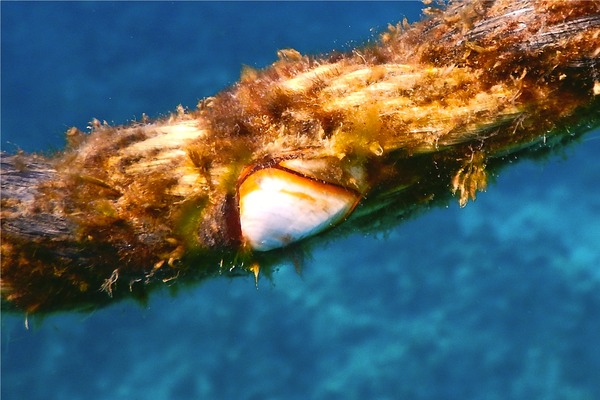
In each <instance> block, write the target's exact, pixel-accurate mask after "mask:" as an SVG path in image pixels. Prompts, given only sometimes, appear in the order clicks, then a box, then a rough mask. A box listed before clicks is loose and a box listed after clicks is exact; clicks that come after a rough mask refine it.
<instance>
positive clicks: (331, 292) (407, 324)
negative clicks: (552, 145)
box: [1, 2, 600, 400]
mask: <svg viewBox="0 0 600 400" xmlns="http://www.w3.org/2000/svg"><path fill="white" fill-rule="evenodd" d="M1 7H2V21H1V23H2V110H1V111H2V130H1V132H2V139H1V143H2V149H3V150H7V151H16V150H17V149H24V150H27V151H45V150H52V149H59V148H61V147H62V146H63V143H64V140H63V134H64V131H65V130H66V129H67V128H68V127H70V126H78V127H80V128H82V129H84V128H85V127H86V125H87V122H88V121H90V120H91V118H94V117H95V118H98V119H100V120H106V121H108V122H109V123H115V124H118V123H125V122H127V121H129V120H132V119H135V118H139V117H140V116H141V113H142V112H145V113H146V114H148V115H150V116H153V117H156V116H160V115H162V114H165V113H166V112H168V111H170V110H173V109H174V108H175V107H176V106H177V105H178V104H183V105H184V106H188V107H191V108H193V107H194V106H195V104H196V102H197V101H198V100H199V99H201V98H203V97H205V96H209V95H211V94H214V93H216V92H217V91H219V90H220V89H222V88H224V87H226V86H227V85H229V84H232V83H233V82H235V81H236V80H237V79H238V77H239V71H240V66H241V65H242V64H247V65H250V66H253V67H263V66H266V65H268V64H270V63H271V62H272V61H274V59H275V52H276V50H277V49H279V48H286V47H292V48H295V49H297V50H299V51H300V52H302V53H319V52H325V51H327V50H330V49H333V48H338V49H339V48H349V47H350V46H353V45H356V44H357V43H360V42H363V41H364V40H366V39H368V38H369V37H373V35H374V34H375V33H376V32H378V31H381V30H382V29H384V28H385V26H386V25H387V23H388V22H393V21H396V20H400V19H402V18H403V17H404V16H406V17H408V19H409V20H411V21H412V20H416V19H418V16H419V12H420V11H419V10H420V8H421V5H420V4H419V3H409V2H402V3H392V2H384V3H356V2H353V3H340V2H329V3H313V2H305V3H190V2H185V3H87V2H85V3H83V2H82V3H73V2H65V3H29V2H27V3H16V2H15V3H6V2H2V3H1ZM371 28H373V30H372V31H371ZM356 40H358V42H356ZM599 153H600V131H595V132H591V133H589V134H588V135H587V136H586V137H585V138H584V140H583V141H582V142H581V143H579V144H577V145H575V146H572V147H570V148H568V149H566V150H565V151H564V154H563V155H564V156H562V157H561V156H560V155H559V156H555V157H553V158H551V159H550V160H548V161H546V162H541V163H533V162H527V161H524V162H522V163H517V164H515V165H514V166H511V167H510V168H507V169H506V170H505V171H503V173H502V174H501V175H500V176H499V177H498V179H497V182H496V184H493V185H491V186H490V187H489V189H488V192H487V193H483V194H480V195H479V196H478V199H477V201H476V202H475V203H470V204H469V205H468V206H467V207H466V208H464V209H460V208H459V207H458V206H457V205H456V204H452V205H450V206H449V207H448V208H445V209H438V210H434V211H431V212H430V213H428V214H425V215H423V216H422V217H419V218H417V219H415V220H411V221H409V222H407V223H405V224H403V225H401V226H399V227H397V228H396V229H394V230H392V231H391V232H389V233H387V234H386V235H381V237H360V236H358V235H357V236H353V237H349V238H347V239H343V240H339V241H337V242H334V243H332V244H330V245H328V246H323V247H322V248H319V249H317V250H316V251H315V252H314V254H313V258H312V260H309V261H308V262H307V263H306V265H305V267H304V270H303V273H302V275H301V276H300V275H298V274H297V273H296V272H295V271H294V270H293V268H291V267H282V268H281V269H280V270H279V272H278V273H276V275H275V278H274V280H273V282H272V283H271V282H268V281H267V280H263V281H261V282H260V285H259V289H258V290H256V288H255V286H254V282H253V281H252V280H251V279H243V278H241V279H233V280H228V279H220V280H213V281H209V282H206V283H205V284H203V285H200V286H198V287H196V288H192V289H187V290H182V291H181V292H180V293H179V294H178V295H177V296H175V297H173V296H171V295H169V294H168V293H158V294H155V295H154V296H153V297H152V298H151V300H150V302H149V304H148V306H147V307H145V308H144V307H141V306H139V305H136V304H132V303H127V302H125V303H120V304H117V305H115V306H112V307H109V308H106V309H103V310H100V311H97V312H95V313H93V314H91V315H81V314H64V315H56V316H52V317H49V318H46V319H45V320H44V321H42V322H41V323H34V321H29V322H30V325H34V326H33V327H30V328H29V330H27V329H25V325H24V322H25V318H24V317H23V316H14V315H3V316H2V344H1V345H2V347H1V352H2V391H1V395H2V399H3V400H11V399H20V400H24V399H40V400H41V399H44V400H53V399H69V400H74V399H86V400H92V399H114V400H116V399H127V400H131V399H147V400H154V399H330V398H331V399H398V398H403V399H490V400H493V399H528V400H529V399H598V398H600V379H599V377H600V346H599V345H598V344H599V340H600V336H599V333H600V249H599V244H600V185H598V182H599V179H600V161H598V157H597V155H598V154H599Z"/></svg>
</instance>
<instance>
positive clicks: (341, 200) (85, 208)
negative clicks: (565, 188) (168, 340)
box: [1, 0, 600, 313]
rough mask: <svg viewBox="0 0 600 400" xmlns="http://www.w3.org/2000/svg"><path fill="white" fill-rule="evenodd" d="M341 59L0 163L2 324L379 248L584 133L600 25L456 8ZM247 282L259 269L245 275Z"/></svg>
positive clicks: (584, 9)
mask: <svg viewBox="0 0 600 400" xmlns="http://www.w3.org/2000/svg"><path fill="white" fill-rule="evenodd" d="M425 14H426V17H425V18H424V19H423V20H422V21H421V22H417V23H415V24H413V25H409V24H408V23H406V22H405V21H404V22H402V23H400V24H398V25H395V26H390V27H389V28H388V30H387V31H386V32H384V33H383V34H382V35H381V37H380V40H379V41H378V42H377V43H374V44H370V45H367V46H365V47H362V48H357V49H354V50H352V51H349V52H346V53H338V52H333V53H331V54H329V55H324V56H318V57H314V56H307V55H302V54H300V53H299V52H298V51H296V50H293V49H284V50H280V51H279V52H278V59H277V61H275V62H274V63H273V64H272V65H271V66H270V67H268V68H266V69H264V70H255V69H252V68H248V67H244V68H243V69H242V74H241V78H240V81H239V82H238V83H237V84H235V85H233V86H232V87H230V88H227V89H225V90H224V91H222V92H221V93H218V94H217V95H215V96H214V97H210V98H206V99H204V100H202V101H200V102H199V104H198V107H197V109H195V110H190V111H188V110H185V109H184V108H183V107H182V106H179V107H177V110H176V111H175V112H174V113H173V114H171V115H170V116H168V117H167V118H163V119H159V120H150V119H148V118H147V117H146V116H144V117H143V118H142V119H141V121H139V122H133V123H131V124H129V125H125V126H117V127H113V126H109V125H107V124H106V123H103V122H100V121H99V120H93V121H92V123H91V124H90V127H89V132H87V133H83V132H81V131H80V130H79V129H77V128H71V129H69V130H68V131H67V143H68V145H67V148H66V149H65V150H64V151H62V152H59V153H57V154H55V155H53V156H51V157H44V156H41V155H35V154H32V155H29V154H17V155H11V156H8V155H3V157H2V246H1V250H2V254H1V255H2V287H1V295H2V301H3V306H4V307H5V309H14V310H23V311H26V312H28V313H36V312H37V313H43V312H51V311H56V310H65V309H78V310H85V309H90V308H94V307H98V306H102V305H105V304H108V303H109V302H111V301H114V300H116V299H122V298H127V297H133V298H137V299H141V300H143V299H145V298H146V296H147V295H148V294H149V293H150V291H151V290H152V289H154V288H159V287H164V286H165V283H167V282H168V284H169V285H172V284H173V283H174V282H177V283H178V285H181V284H185V283H188V284H193V283H194V282H198V281H202V280H204V279H206V278H209V277H214V276H219V275H225V276H237V275H244V276H248V275H253V276H254V277H255V279H256V280H258V271H259V270H260V272H261V275H264V276H269V273H270V271H271V268H270V267H271V266H273V265H275V264H276V263H278V262H281V261H282V260H289V259H290V258H294V257H295V256H296V255H298V254H302V253H303V252H304V251H306V249H308V248H309V247H310V246H311V245H312V244H313V243H317V242H318V241H321V240H324V239H325V238H332V237H335V236H336V235H343V234H347V233H349V232H356V231H364V232H372V231H377V230H382V229H387V228H389V227H391V226H394V225H396V224H397V223H398V222H399V221H400V220H402V219H404V218H407V217H409V216H411V215H414V214H416V213H418V212H419V211H424V210H426V209H428V208H430V207H431V206H433V205H439V204H447V202H448V201H451V199H452V198H456V199H458V202H459V203H460V205H461V206H465V205H466V204H467V202H468V201H469V200H474V199H475V196H476V194H477V192H479V191H482V190H485V188H486V186H487V183H488V181H489V180H490V178H491V177H493V176H494V174H496V173H497V172H498V171H499V170H500V168H501V167H503V166H504V165H506V164H507V163H508V162H509V161H512V160H514V159H516V158H517V157H519V158H524V157H536V156H539V155H544V154H546V153H548V152H549V151H550V150H552V149H554V148H557V147H558V146H561V145H564V144H566V143H569V142H572V141H573V140H574V139H576V138H577V137H579V136H581V134H583V133H585V132H586V131H588V130H591V129H592V128H593V127H595V126H597V125H598V123H599V121H600V115H599V109H600V107H599V103H600V101H599V99H600V96H599V93H600V89H599V85H600V84H599V77H600V74H599V71H600V6H599V4H598V2H589V1H555V0H547V1H544V0H515V1H513V0H511V1H508V0H496V1H483V0H481V1H472V2H458V1H453V2H450V3H449V4H447V5H446V6H443V7H439V8H436V7H429V8H427V9H426V12H425ZM259 266H260V267H259Z"/></svg>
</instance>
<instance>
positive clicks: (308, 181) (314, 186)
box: [238, 164, 360, 251]
mask: <svg viewBox="0 0 600 400" xmlns="http://www.w3.org/2000/svg"><path fill="white" fill-rule="evenodd" d="M238 195H239V212H240V226H241V231H242V237H243V240H244V241H245V242H246V243H247V244H248V245H249V246H250V247H251V248H252V249H253V250H257V251H268V250H273V249H277V248H281V247H285V246H287V245H289V244H291V243H294V242H297V241H299V240H302V239H304V238H307V237H309V236H313V235H316V234H318V233H320V232H322V231H324V230H326V229H328V228H330V227H332V226H335V225H336V224H337V223H339V222H341V221H343V220H344V219H345V218H346V217H347V216H348V215H349V214H350V213H351V212H352V210H353V209H354V207H355V206H356V204H357V203H358V201H359V199H360V194H359V192H358V191H356V190H353V189H349V188H346V187H344V186H341V185H337V184H333V183H329V182H325V181H322V180H319V179H315V178H313V177H309V176H307V175H305V174H304V173H300V172H296V171H294V170H291V169H288V168H285V167H283V166H282V165H280V164H278V165H275V166H271V167H267V168H262V169H258V170H255V171H253V172H251V173H250V174H248V175H247V176H245V177H243V178H242V180H241V182H240V184H239V187H238Z"/></svg>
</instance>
